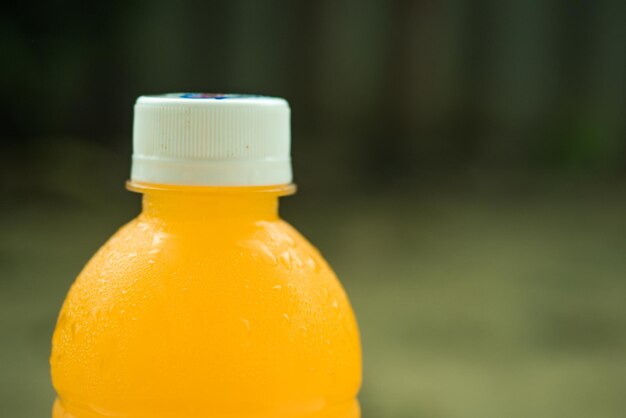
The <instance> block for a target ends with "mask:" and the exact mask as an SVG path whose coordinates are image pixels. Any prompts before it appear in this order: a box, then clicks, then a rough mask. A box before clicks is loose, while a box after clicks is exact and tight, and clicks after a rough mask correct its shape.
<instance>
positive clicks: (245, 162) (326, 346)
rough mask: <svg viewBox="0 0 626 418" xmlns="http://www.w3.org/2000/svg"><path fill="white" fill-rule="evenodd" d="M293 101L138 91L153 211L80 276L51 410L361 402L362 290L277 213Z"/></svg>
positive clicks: (163, 412) (185, 416) (138, 163)
mask: <svg viewBox="0 0 626 418" xmlns="http://www.w3.org/2000/svg"><path fill="white" fill-rule="evenodd" d="M289 113H290V110H289V106H288V104H287V102H286V101H284V100H282V99H279V98H271V97H260V96H245V95H213V94H168V95H161V96H142V97H140V98H139V99H138V100H137V102H136V105H135V115H134V132H133V144H134V152H133V160H132V173H131V179H130V181H129V182H128V185H127V186H128V188H129V189H130V190H132V191H135V192H139V193H142V194H143V209H142V212H141V214H140V215H139V216H138V217H137V218H135V219H134V220H132V221H131V222H130V223H128V224H127V225H126V226H124V227H122V228H121V229H120V230H119V231H118V232H117V233H115V235H113V237H112V238H111V239H110V240H109V241H108V242H107V243H106V244H105V245H104V246H103V247H102V248H101V249H100V250H99V251H98V252H97V253H96V254H95V256H94V257H93V258H92V259H91V260H90V261H89V262H88V264H87V265H86V267H85V268H84V269H83V271H82V272H81V273H80V275H79V276H78V278H77V279H76V281H75V283H74V284H73V285H72V287H71V289H70V291H69V293H68V295H67V298H66V300H65V303H64V305H63V307H62V309H61V313H60V315H59V318H58V322H57V326H56V330H55V332H54V336H53V341H52V355H51V359H50V363H51V373H52V380H53V385H54V388H55V390H56V393H57V399H56V401H55V403H54V407H53V414H52V415H53V417H54V418H105V417H125V418H292V417H293V418H295V417H299V418H304V417H307V418H322V417H324V418H358V417H359V416H360V412H359V405H358V401H357V400H356V395H357V392H358V389H359V386H360V381H361V351H360V343H359V335H358V330H357V325H356V322H355V319H354V315H353V312H352V309H351V307H350V303H349V301H348V299H347V297H346V294H345V292H344V290H343V289H342V287H341V285H340V284H339V282H338V280H337V278H336V277H335V274H334V273H333V271H332V270H331V268H330V267H329V266H328V264H327V263H326V261H324V259H323V258H322V256H321V255H320V254H319V252H318V251H317V250H316V249H315V248H314V247H313V246H312V245H311V244H310V243H309V242H308V241H307V240H306V239H305V238H304V237H302V235H300V234H299V233H298V232H297V231H296V230H295V229H294V228H293V227H291V226H290V225H289V224H288V223H286V222H285V221H283V220H282V219H281V218H280V217H279V215H278V198H279V197H281V196H286V195H289V194H292V193H293V192H294V190H295V187H294V186H293V185H292V183H291V180H292V173H291V160H290V127H289Z"/></svg>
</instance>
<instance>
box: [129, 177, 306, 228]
mask: <svg viewBox="0 0 626 418" xmlns="http://www.w3.org/2000/svg"><path fill="white" fill-rule="evenodd" d="M128 188H129V189H131V190H133V191H138V192H141V193H143V211H142V217H144V218H152V219H167V220H169V221H181V222H194V221H195V222H197V221H201V222H213V221H217V222H223V221H226V220H229V219H239V220H241V219H247V220H275V219H278V198H279V197H280V196H284V195H286V194H291V193H293V191H294V189H295V187H294V186H292V185H284V186H268V187H194V186H156V187H154V186H152V185H151V186H146V185H138V184H136V183H129V184H128Z"/></svg>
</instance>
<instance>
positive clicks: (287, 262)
mask: <svg viewBox="0 0 626 418" xmlns="http://www.w3.org/2000/svg"><path fill="white" fill-rule="evenodd" d="M280 262H281V263H282V264H283V265H284V266H285V267H287V268H288V269H291V267H292V266H291V254H289V251H284V252H283V253H282V254H281V255H280Z"/></svg>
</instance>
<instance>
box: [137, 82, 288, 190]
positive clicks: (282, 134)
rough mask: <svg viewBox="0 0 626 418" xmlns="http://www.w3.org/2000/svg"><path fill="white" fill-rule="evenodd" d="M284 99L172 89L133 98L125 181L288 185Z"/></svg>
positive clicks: (202, 184) (286, 114)
mask: <svg viewBox="0 0 626 418" xmlns="http://www.w3.org/2000/svg"><path fill="white" fill-rule="evenodd" d="M290 141H291V138H290V128H289V104H288V103H287V102H286V101H285V100H283V99H280V98H276V97H264V96H248V95H237V94H205V93H175V94H165V95H160V96H141V97H139V99H137V103H136V104H135V120H134V127H133V163H132V170H131V180H132V181H137V182H143V183H156V184H176V185H190V186H262V185H275V184H287V183H291V180H292V172H291V158H290Z"/></svg>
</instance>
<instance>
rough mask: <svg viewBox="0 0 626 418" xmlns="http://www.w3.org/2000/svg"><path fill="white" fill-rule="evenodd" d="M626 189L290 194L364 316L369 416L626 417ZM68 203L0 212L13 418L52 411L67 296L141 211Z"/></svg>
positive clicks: (6, 401)
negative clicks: (57, 325) (56, 342)
mask: <svg viewBox="0 0 626 418" xmlns="http://www.w3.org/2000/svg"><path fill="white" fill-rule="evenodd" d="M305 192H306V191H305ZM101 194H102V193H101ZM620 194H621V195H622V196H625V197H626V193H624V192H623V191H622V190H595V191H593V190H586V191H585V192H582V191H572V192H562V193H559V194H556V193H547V192H546V193H538V194H532V195H527V196H519V195H518V196H515V197H511V196H507V194H506V193H500V194H497V195H488V196H485V195H477V194H475V195H470V194H465V193H460V192H449V193H445V192H438V193H423V194H420V195H419V196H410V195H392V196H369V197H361V198H353V199H331V198H327V199H322V200H317V201H313V200H312V196H307V194H306V193H304V192H303V193H302V194H301V196H296V197H292V198H288V199H286V200H285V203H284V206H283V208H284V210H283V213H284V215H285V217H286V218H287V219H288V220H290V221H291V222H292V223H294V224H295V225H296V226H298V227H299V229H301V230H302V231H303V232H304V233H305V234H306V235H307V236H309V238H310V239H311V240H312V241H313V242H314V243H315V244H317V245H318V246H319V247H320V248H321V249H322V250H323V253H324V254H325V255H326V256H327V258H328V259H329V261H330V262H331V263H332V264H333V265H334V267H335V269H336V271H337V273H338V274H339V276H340V277H341V278H342V280H343V282H344V284H345V286H346V288H347V290H348V292H349V294H350V296H351V299H352V301H353V304H354V307H355V310H356V312H357V315H358V318H359V321H360V326H361V330H362V337H363V344H364V355H365V360H364V361H365V383H364V387H363V390H362V394H361V400H362V404H363V408H364V416H365V417H366V418H367V417H372V418H374V417H385V418H400V417H407V418H415V417H446V418H457V417H458V418H461V417H462V418H470V417H477V418H478V417H480V418H486V417H494V418H496V417H507V418H515V417H529V416H532V417H534V418H540V417H546V418H548V417H569V418H575V417H585V418H588V417H594V418H603V417H617V416H623V414H624V411H626V397H624V396H623V395H624V392H625V391H626V303H625V297H626V280H625V277H626V257H624V254H625V250H626V217H625V216H624V213H626V199H624V198H621V197H619V195H620ZM64 195H65V196H66V198H64V199H61V200H59V199H57V198H49V197H48V198H43V197H42V198H41V199H39V198H38V199H36V200H31V201H28V199H26V200H22V201H20V204H19V205H16V204H8V205H5V206H4V208H3V209H2V212H1V213H0V231H1V234H0V335H1V336H2V337H1V343H0V359H1V361H0V405H1V407H0V410H2V412H3V413H2V416H6V417H11V418H33V417H42V416H49V410H50V405H51V402H52V399H53V392H52V389H51V386H50V383H49V377H48V362H47V356H48V352H49V340H50V336H51V333H52V329H53V326H54V321H55V318H56V314H57V311H58V309H59V307H60V304H61V302H62V300H63V297H64V293H65V292H66V290H67V288H68V287H69V285H70V283H71V281H72V280H73V278H74V276H75V275H76V274H77V273H78V271H79V270H80V268H81V267H82V264H83V263H84V262H85V261H86V260H87V259H88V257H89V256H90V254H91V253H92V252H93V251H94V250H95V249H96V248H97V247H98V246H99V245H100V244H101V243H102V241H103V240H104V239H106V237H107V236H109V235H110V234H111V233H112V232H113V231H114V230H115V228H116V227H117V226H119V225H121V224H122V223H123V222H124V221H126V220H127V219H129V218H130V217H131V216H133V214H134V213H135V211H136V210H138V198H137V197H136V196H132V195H126V194H124V195H122V194H119V195H117V194H116V195H115V196H113V198H106V199H105V198H102V197H98V198H93V199H91V200H90V198H79V197H76V196H73V195H72V193H70V192H68V193H65V194H64ZM96 195H97V194H96ZM104 195H105V196H106V193H104ZM302 195H304V196H302ZM68 196H69V197H68Z"/></svg>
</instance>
